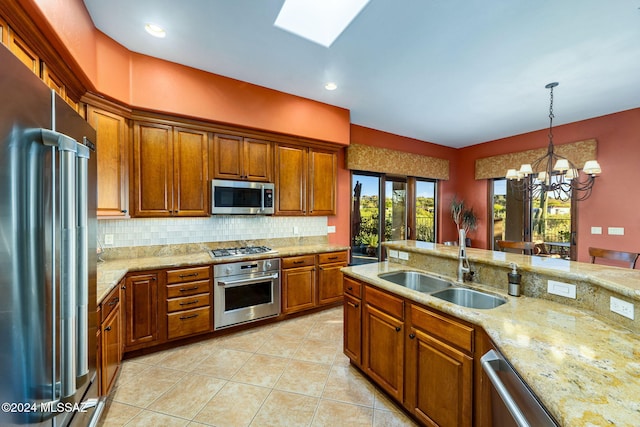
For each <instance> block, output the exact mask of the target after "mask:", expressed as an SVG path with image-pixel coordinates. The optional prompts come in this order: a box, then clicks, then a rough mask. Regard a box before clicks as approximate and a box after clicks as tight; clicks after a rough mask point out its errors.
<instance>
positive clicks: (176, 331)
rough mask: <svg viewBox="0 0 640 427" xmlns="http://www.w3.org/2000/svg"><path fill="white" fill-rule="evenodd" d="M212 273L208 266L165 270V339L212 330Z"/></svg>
mask: <svg viewBox="0 0 640 427" xmlns="http://www.w3.org/2000/svg"><path fill="white" fill-rule="evenodd" d="M211 278H212V274H211V267H210V266H201V267H188V268H179V269H172V270H167V272H166V280H165V283H166V285H165V286H166V287H165V291H164V299H165V300H166V313H167V315H166V324H167V339H168V340H172V339H176V338H182V337H186V336H189V335H195V334H200V333H203V332H209V331H213V309H212V307H213V298H212V293H211V286H212V280H211Z"/></svg>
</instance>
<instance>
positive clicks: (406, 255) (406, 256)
mask: <svg viewBox="0 0 640 427" xmlns="http://www.w3.org/2000/svg"><path fill="white" fill-rule="evenodd" d="M398 256H399V258H400V259H403V260H405V261H409V252H402V251H400V252H398Z"/></svg>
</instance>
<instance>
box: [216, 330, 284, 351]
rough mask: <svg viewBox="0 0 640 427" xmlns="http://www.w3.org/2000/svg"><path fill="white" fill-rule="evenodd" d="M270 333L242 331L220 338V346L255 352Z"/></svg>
mask: <svg viewBox="0 0 640 427" xmlns="http://www.w3.org/2000/svg"><path fill="white" fill-rule="evenodd" d="M271 334H272V332H270V331H265V332H263V331H261V330H257V331H254V330H249V331H244V332H240V333H237V334H232V335H228V336H226V337H223V338H221V339H220V346H221V347H224V348H226V349H230V350H237V351H246V352H250V353H255V352H256V350H258V349H259V348H260V346H261V345H262V344H263V343H264V342H265V341H266V339H267V338H268V337H269V336H271Z"/></svg>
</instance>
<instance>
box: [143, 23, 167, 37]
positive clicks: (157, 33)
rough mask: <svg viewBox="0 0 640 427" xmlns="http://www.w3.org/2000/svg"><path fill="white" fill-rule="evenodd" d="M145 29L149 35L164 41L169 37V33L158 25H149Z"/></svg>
mask: <svg viewBox="0 0 640 427" xmlns="http://www.w3.org/2000/svg"><path fill="white" fill-rule="evenodd" d="M144 29H145V30H147V33H149V34H151V35H152V36H153V37H158V38H160V39H163V38H165V37H166V36H167V32H166V31H165V30H164V28H162V27H161V26H159V25H156V24H147V25H145V26H144Z"/></svg>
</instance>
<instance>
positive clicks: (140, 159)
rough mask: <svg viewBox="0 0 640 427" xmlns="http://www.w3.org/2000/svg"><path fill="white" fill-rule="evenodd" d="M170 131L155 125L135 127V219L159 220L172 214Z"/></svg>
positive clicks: (140, 124)
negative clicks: (148, 218)
mask: <svg viewBox="0 0 640 427" xmlns="http://www.w3.org/2000/svg"><path fill="white" fill-rule="evenodd" d="M171 130H172V129H171V126H165V125H160V124H154V123H144V122H136V123H135V125H134V144H133V180H134V184H133V193H134V196H133V199H134V212H133V214H134V216H139V217H143V216H149V217H153V216H155V217H162V216H170V215H171V214H172V213H173V212H172V211H173V200H172V198H173V149H172V148H173V145H172V137H173V134H172V132H171Z"/></svg>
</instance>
